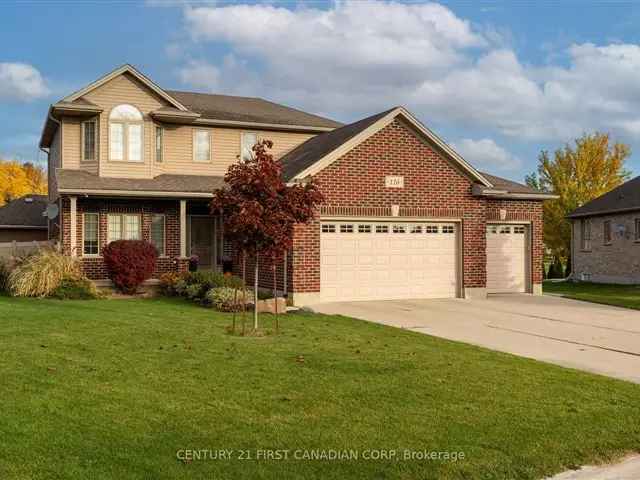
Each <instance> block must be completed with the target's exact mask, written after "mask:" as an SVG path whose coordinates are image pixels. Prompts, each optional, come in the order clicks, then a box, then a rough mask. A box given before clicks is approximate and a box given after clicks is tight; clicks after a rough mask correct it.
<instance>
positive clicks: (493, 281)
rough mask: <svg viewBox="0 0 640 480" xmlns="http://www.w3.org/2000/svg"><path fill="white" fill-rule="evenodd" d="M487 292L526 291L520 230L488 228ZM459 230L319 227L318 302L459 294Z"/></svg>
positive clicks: (345, 224)
mask: <svg viewBox="0 0 640 480" xmlns="http://www.w3.org/2000/svg"><path fill="white" fill-rule="evenodd" d="M486 235H487V291H488V293H505V292H514V293H515V292H525V291H526V286H527V278H528V271H527V259H528V254H527V252H528V246H527V245H528V242H527V228H526V227H525V226H524V225H498V224H495V225H494V224H490V225H488V226H487V234H486ZM458 245H459V242H458V225H457V224H456V223H441V222H415V223H407V222H402V223H393V222H364V221H363V222H360V221H353V222H349V221H336V222H322V224H321V233H320V295H321V298H322V300H323V301H341V300H343V301H351V300H385V299H408V298H450V297H456V296H457V295H458V291H459V287H458V283H459V280H458V271H459V258H460V255H459V254H458V252H459V246H458Z"/></svg>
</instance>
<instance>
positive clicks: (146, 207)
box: [41, 65, 553, 304]
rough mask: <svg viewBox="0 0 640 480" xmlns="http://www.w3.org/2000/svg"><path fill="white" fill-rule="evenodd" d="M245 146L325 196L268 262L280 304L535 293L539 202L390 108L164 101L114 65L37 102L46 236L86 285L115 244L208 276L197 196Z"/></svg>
mask: <svg viewBox="0 0 640 480" xmlns="http://www.w3.org/2000/svg"><path fill="white" fill-rule="evenodd" d="M259 139H270V140H272V141H273V142H274V149H273V151H272V153H273V154H274V156H275V157H276V158H278V159H279V160H280V161H281V162H282V165H283V174H284V177H285V180H287V181H289V182H304V181H306V180H307V179H308V178H315V179H316V180H317V182H318V184H319V186H320V188H321V190H322V191H323V193H324V194H325V197H326V202H325V204H324V205H323V206H322V207H321V208H320V209H319V211H318V215H317V217H316V219H315V221H314V222H312V223H311V224H310V225H306V226H298V227H296V229H295V231H294V246H293V249H292V251H291V252H290V253H289V255H288V256H287V259H286V261H285V262H284V264H283V265H279V270H280V273H281V274H280V281H279V284H278V288H279V289H280V290H284V291H286V292H287V293H288V294H291V295H292V296H293V300H294V302H295V303H297V304H308V303H313V302H317V301H331V300H361V299H383V298H385V299H386V298H429V297H471V296H480V297H482V296H485V295H486V294H487V293H493V292H529V293H540V291H541V282H542V249H543V247H542V202H543V201H544V200H545V199H548V198H552V197H553V196H552V195H549V194H547V193H544V192H539V191H535V190H532V189H530V188H528V187H526V186H524V185H521V184H518V183H515V182H512V181H509V180H505V179H502V178H499V177H495V176H492V175H489V174H486V173H482V172H479V171H478V170H476V169H475V168H474V167H473V166H471V164H469V163H468V162H467V161H466V160H464V159H463V158H462V157H460V156H459V155H458V154H457V153H456V152H455V151H453V150H452V149H451V147H449V146H448V145H447V144H446V143H444V142H443V141H442V140H441V139H440V138H439V137H437V136H436V135H435V134H434V133H433V132H432V131H430V130H429V129H428V128H426V127H425V126H424V125H422V124H421V123H420V122H419V121H418V120H417V119H416V118H415V117H413V115H411V113H409V112H408V111H406V110H405V109H404V108H402V107H396V108H393V109H390V110H387V111H385V112H381V113H379V114H377V115H373V116H371V117H368V118H365V119H362V120H360V121H357V122H355V123H352V124H349V125H342V124H340V123H338V122H334V121H332V120H329V119H326V118H322V117H318V116H316V115H311V114H308V113H305V112H301V111H299V110H295V109H291V108H288V107H285V106H282V105H277V104H274V103H271V102H267V101H265V100H261V99H255V98H245V97H229V96H222V95H207V94H197V93H185V92H175V91H165V90H162V89H161V88H160V87H159V86H157V85H156V84H155V83H153V82H152V81H151V80H150V79H148V78H147V77H145V76H144V75H142V74H141V73H140V72H138V71H137V70H135V69H134V68H133V67H131V66H129V65H125V66H123V67H121V68H119V69H117V70H115V71H114V72H112V73H110V74H108V75H106V76H105V77H102V78H101V79H99V80H97V81H96V82H94V83H92V84H91V85H89V86H87V87H86V88H84V89H82V90H80V91H78V92H76V93H74V94H72V95H70V96H68V97H66V98H64V99H63V100H61V101H60V102H58V103H56V104H54V105H52V106H51V109H50V112H49V115H48V118H47V121H46V124H45V128H44V131H43V134H42V140H41V147H43V148H46V149H48V151H49V166H50V168H49V171H50V177H49V186H50V189H49V191H50V201H51V202H57V203H58V204H59V205H60V211H61V215H60V217H59V218H57V219H55V220H54V221H53V222H52V225H51V226H50V232H51V235H52V236H53V237H54V238H57V239H58V240H59V241H60V242H61V244H62V246H63V249H64V251H65V252H67V253H68V254H70V255H79V256H81V257H82V263H83V267H84V269H85V272H86V273H87V274H88V275H89V276H90V277H91V278H94V279H104V278H105V271H104V265H103V262H102V259H101V257H100V251H101V249H102V248H103V247H104V245H106V244H107V243H108V242H109V241H111V240H114V239H118V238H142V239H146V240H149V241H151V242H152V243H154V244H155V245H156V246H157V247H158V249H159V250H160V252H161V259H160V261H159V264H158V269H157V272H156V275H159V274H160V273H162V272H166V271H170V270H183V269H185V268H186V264H187V258H188V256H189V255H191V254H196V255H198V256H199V258H200V259H201V266H202V267H203V268H220V266H221V264H222V261H223V260H224V259H226V258H234V252H233V251H232V249H231V248H230V245H229V244H228V242H226V241H225V238H224V219H222V218H219V217H213V216H211V215H209V211H208V199H209V198H210V197H211V192H212V191H213V190H214V189H215V188H218V187H220V186H222V185H223V179H222V177H223V175H224V173H225V172H226V170H227V168H228V166H229V165H231V164H232V163H233V162H236V161H237V159H238V158H239V157H242V156H244V155H247V154H250V148H251V146H252V145H253V144H254V143H255V141H257V140H259ZM471 160H472V159H471ZM262 267H263V268H262V269H261V274H260V284H261V286H264V287H269V286H270V285H271V278H272V276H271V270H270V268H269V266H268V265H262ZM236 268H237V262H236Z"/></svg>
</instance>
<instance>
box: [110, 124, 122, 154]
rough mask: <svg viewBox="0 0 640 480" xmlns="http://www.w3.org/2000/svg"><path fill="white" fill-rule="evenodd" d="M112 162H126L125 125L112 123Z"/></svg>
mask: <svg viewBox="0 0 640 480" xmlns="http://www.w3.org/2000/svg"><path fill="white" fill-rule="evenodd" d="M109 139H110V143H111V160H124V125H122V124H121V123H112V124H111V125H110V126H109Z"/></svg>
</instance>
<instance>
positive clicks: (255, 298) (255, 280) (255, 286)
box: [253, 253, 258, 330]
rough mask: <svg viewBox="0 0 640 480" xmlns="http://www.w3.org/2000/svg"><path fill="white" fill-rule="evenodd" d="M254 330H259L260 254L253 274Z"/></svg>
mask: <svg viewBox="0 0 640 480" xmlns="http://www.w3.org/2000/svg"><path fill="white" fill-rule="evenodd" d="M253 329H254V330H258V254H257V253H256V264H255V268H254V274H253Z"/></svg>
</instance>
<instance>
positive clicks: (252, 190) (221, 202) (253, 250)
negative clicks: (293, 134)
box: [211, 140, 323, 330]
mask: <svg viewBox="0 0 640 480" xmlns="http://www.w3.org/2000/svg"><path fill="white" fill-rule="evenodd" d="M272 146H273V142H271V141H270V140H263V141H261V142H258V143H257V144H256V145H255V146H254V147H253V156H252V158H250V159H247V160H242V161H240V162H239V163H236V164H233V165H231V166H230V167H229V170H228V171H227V173H226V175H225V177H224V179H225V184H226V185H225V186H224V187H223V188H219V189H217V190H216V191H214V192H213V193H214V198H213V200H212V202H211V211H212V213H215V214H220V215H222V218H223V221H224V232H225V236H226V237H228V238H230V239H231V241H233V242H234V244H235V245H236V246H237V247H238V248H239V249H240V251H241V252H242V255H243V261H244V258H245V256H246V255H250V256H252V257H253V258H254V288H255V291H254V314H253V328H254V329H256V330H257V329H258V268H259V265H258V263H259V258H260V257H261V258H264V259H268V260H269V261H270V262H271V263H272V264H275V262H276V261H278V260H279V259H281V258H282V257H283V255H284V253H285V252H286V251H288V250H289V249H290V248H291V246H292V242H293V227H294V225H296V224H305V223H308V222H310V221H311V220H312V219H313V216H314V214H315V210H316V207H317V206H318V205H319V204H320V203H321V202H322V201H323V197H322V193H321V192H320V190H319V189H318V187H317V186H316V185H315V183H314V182H312V181H310V182H306V183H304V184H294V185H287V184H286V183H285V182H284V181H283V179H282V168H281V166H280V164H279V163H278V162H277V161H275V160H274V159H273V156H272V155H271V154H270V153H269V152H268V149H271V147H272ZM274 301H275V302H276V305H277V299H274Z"/></svg>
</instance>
